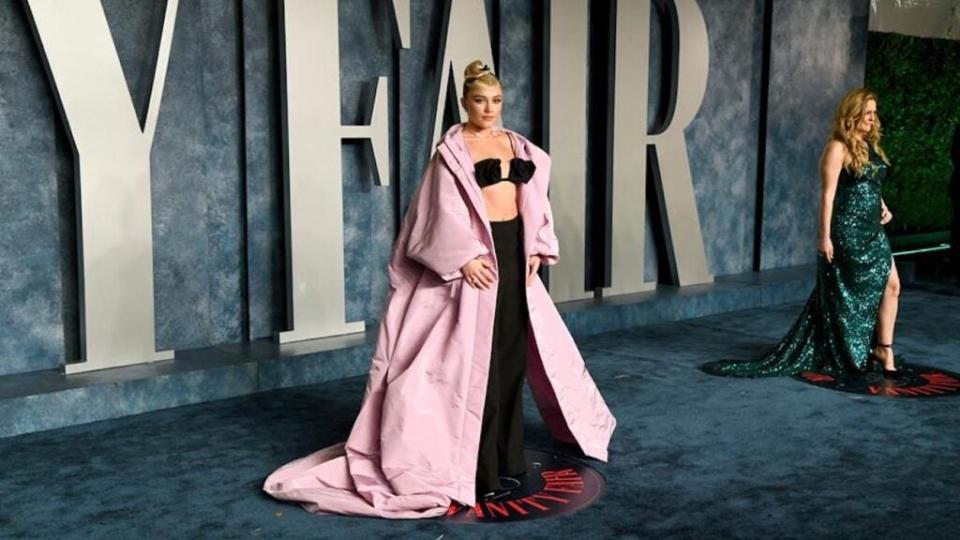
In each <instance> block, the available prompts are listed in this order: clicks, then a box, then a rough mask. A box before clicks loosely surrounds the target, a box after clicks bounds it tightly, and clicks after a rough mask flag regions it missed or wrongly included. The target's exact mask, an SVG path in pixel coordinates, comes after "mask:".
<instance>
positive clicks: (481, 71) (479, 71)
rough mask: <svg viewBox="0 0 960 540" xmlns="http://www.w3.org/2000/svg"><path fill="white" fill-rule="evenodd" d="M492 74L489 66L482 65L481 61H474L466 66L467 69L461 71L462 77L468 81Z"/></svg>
mask: <svg viewBox="0 0 960 540" xmlns="http://www.w3.org/2000/svg"><path fill="white" fill-rule="evenodd" d="M488 73H489V74H491V75H492V74H493V70H492V69H490V66H488V65H487V64H485V63H483V60H474V61H473V62H470V64H469V65H467V68H466V69H464V70H463V77H464V78H465V79H466V80H468V81H471V80H474V79H479V78H480V77H483V76H484V75H487V74H488Z"/></svg>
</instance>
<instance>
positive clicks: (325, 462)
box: [263, 124, 616, 518]
mask: <svg viewBox="0 0 960 540" xmlns="http://www.w3.org/2000/svg"><path fill="white" fill-rule="evenodd" d="M462 129H463V125H462V124H457V125H455V126H453V127H452V128H451V129H450V130H448V131H447V133H446V134H445V135H444V137H443V139H442V140H441V141H440V142H439V143H438V145H437V149H436V152H435V153H434V155H433V158H432V159H431V160H430V163H429V164H428V166H427V169H426V171H425V172H424V175H423V178H422V180H421V183H420V187H419V188H418V189H417V192H416V194H415V195H414V197H413V201H412V202H411V204H410V208H409V210H408V211H407V214H406V216H405V217H404V221H403V225H402V227H401V230H400V234H399V236H398V238H397V241H396V243H395V244H394V247H393V251H392V253H391V257H390V264H389V267H388V272H389V277H390V291H389V292H388V293H387V301H386V306H385V308H384V311H383V316H382V318H381V323H380V329H379V335H378V338H377V343H376V348H375V351H374V354H373V359H372V362H371V366H370V375H369V380H368V382H367V387H366V390H365V392H364V397H363V404H362V406H361V409H360V413H359V415H358V416H357V419H356V421H355V422H354V425H353V428H352V430H351V432H350V436H349V438H348V439H347V441H346V442H345V443H340V444H337V445H334V446H331V447H328V448H324V449H322V450H319V451H317V452H315V453H313V454H310V455H308V456H306V457H303V458H301V459H298V460H296V461H293V462H291V463H288V464H286V465H284V466H283V467H281V468H279V469H277V470H276V471H275V472H273V474H271V475H270V476H269V477H268V478H267V479H266V481H265V482H264V485H263V489H264V490H265V491H266V492H267V493H269V494H270V495H271V496H273V497H275V498H277V499H282V500H288V501H295V502H298V503H300V504H301V505H302V506H303V507H304V508H306V509H307V510H309V511H311V512H315V513H336V514H357V515H367V516H381V517H386V518H421V517H432V516H437V515H441V514H443V513H444V512H446V511H447V509H448V508H449V506H450V504H451V502H454V501H455V502H458V503H460V504H462V505H465V506H472V505H474V504H475V493H474V489H475V487H474V483H475V476H476V467H477V456H478V451H479V444H480V428H481V420H482V418H483V407H484V400H485V398H486V387H487V373H488V366H489V362H490V351H491V346H492V334H493V319H494V310H495V307H496V296H497V288H496V287H491V288H489V289H488V290H486V291H484V290H479V289H475V288H473V287H471V286H469V285H464V284H463V279H461V274H460V268H461V267H462V266H463V265H464V264H465V263H466V262H467V261H470V260H471V259H473V258H475V257H478V256H485V257H488V258H489V260H490V261H491V262H492V263H493V265H494V268H496V252H495V250H494V247H493V236H492V234H491V231H490V224H489V219H488V218H487V213H486V208H485V206H484V203H483V199H482V197H481V193H480V187H479V186H478V185H477V183H476V180H475V178H474V167H473V160H472V159H471V158H470V154H469V152H468V151H467V147H466V145H465V144H464V141H463V136H462ZM507 133H508V135H509V137H510V140H511V144H512V146H513V150H514V153H515V155H516V156H517V157H520V158H523V159H529V160H531V161H533V163H534V164H535V165H536V173H535V174H534V176H533V178H532V179H531V180H530V181H529V182H528V183H526V184H519V185H518V194H517V198H518V201H519V210H520V215H521V216H522V218H523V238H524V246H523V248H524V253H525V255H526V256H527V257H529V256H530V255H539V256H540V257H541V259H542V264H545V265H551V264H556V263H557V260H558V258H559V248H558V244H557V238H556V236H555V234H554V230H553V216H552V214H551V209H550V203H549V201H548V199H547V186H548V184H549V179H550V156H548V155H547V154H546V152H544V151H543V150H541V149H540V148H539V147H537V146H536V145H534V144H533V143H531V142H530V141H528V140H527V139H526V138H524V137H523V136H521V135H519V134H517V133H515V132H513V131H509V130H507ZM526 293H527V305H528V311H529V313H530V320H529V322H530V327H529V328H530V332H529V333H528V335H529V336H530V337H529V342H528V354H527V383H528V384H529V386H530V389H531V391H532V394H533V396H534V398H535V401H536V404H537V408H538V409H539V411H540V414H541V416H542V417H543V420H544V422H545V423H546V424H547V426H548V428H549V430H550V433H551V435H552V436H553V437H554V438H556V439H559V440H561V441H565V442H569V443H573V444H576V445H577V446H578V447H579V448H580V450H581V451H582V452H583V453H584V454H585V455H587V456H589V457H592V458H596V459H598V460H602V461H606V460H607V446H608V444H609V442H610V437H611V435H612V434H613V430H614V427H615V426H616V420H615V419H614V417H613V415H612V414H611V413H610V410H609V409H608V408H607V405H606V403H605V402H604V401H603V398H602V397H601V396H600V392H599V391H598V390H597V387H596V384H595V383H594V381H593V379H592V378H591V377H590V374H589V373H588V372H587V369H586V367H585V366H584V362H583V358H582V357H581V356H580V352H579V350H578V349H577V346H576V343H575V342H574V340H573V338H572V337H571V336H570V333H569V331H568V330H567V328H566V326H565V325H564V323H563V320H562V319H561V318H560V314H559V313H558V312H557V309H556V307H555V306H554V304H553V301H552V300H551V298H550V296H549V294H548V293H547V290H546V288H545V287H544V285H543V282H542V281H540V278H539V277H534V280H533V283H532V284H531V285H529V286H528V287H527V288H526Z"/></svg>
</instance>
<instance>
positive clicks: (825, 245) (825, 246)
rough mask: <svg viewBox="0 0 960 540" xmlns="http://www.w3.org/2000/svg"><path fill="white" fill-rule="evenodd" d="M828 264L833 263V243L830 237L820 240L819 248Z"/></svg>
mask: <svg viewBox="0 0 960 540" xmlns="http://www.w3.org/2000/svg"><path fill="white" fill-rule="evenodd" d="M817 249H818V250H819V251H820V253H822V254H823V256H824V258H826V259H827V262H828V263H832V262H833V241H832V240H830V238H829V237H826V238H821V239H820V247H818V248H817Z"/></svg>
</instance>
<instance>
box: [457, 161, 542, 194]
mask: <svg viewBox="0 0 960 540" xmlns="http://www.w3.org/2000/svg"><path fill="white" fill-rule="evenodd" d="M473 167H474V169H475V170H476V177H477V183H478V184H480V187H481V188H485V187H487V186H492V185H493V184H496V183H497V182H513V183H514V184H520V183H523V184H526V183H527V182H529V181H530V179H531V178H533V173H534V172H535V171H536V170H537V166H536V165H535V164H534V163H533V162H532V161H530V160H527V159H521V158H518V157H515V158H512V159H511V160H510V172H509V174H508V175H507V177H506V178H501V177H500V172H501V171H500V159H499V158H487V159H481V160H480V161H478V162H476V163H474V164H473Z"/></svg>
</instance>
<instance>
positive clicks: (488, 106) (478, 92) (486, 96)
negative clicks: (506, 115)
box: [461, 84, 503, 130]
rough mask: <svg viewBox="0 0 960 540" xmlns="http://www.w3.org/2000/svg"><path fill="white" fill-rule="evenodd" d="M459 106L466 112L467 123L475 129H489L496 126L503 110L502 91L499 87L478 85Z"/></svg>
mask: <svg viewBox="0 0 960 540" xmlns="http://www.w3.org/2000/svg"><path fill="white" fill-rule="evenodd" d="M461 104H462V105H463V108H464V109H465V110H466V111H467V121H468V122H469V123H470V124H471V125H472V126H473V127H474V128H475V129H478V130H479V129H489V128H491V127H493V126H495V125H496V124H497V120H498V119H499V118H500V112H501V111H502V110H503V91H502V90H501V89H500V85H499V84H498V85H496V86H486V85H478V86H477V87H475V88H473V89H472V90H470V93H469V94H467V95H466V96H465V97H464V98H463V99H462V100H461Z"/></svg>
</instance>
